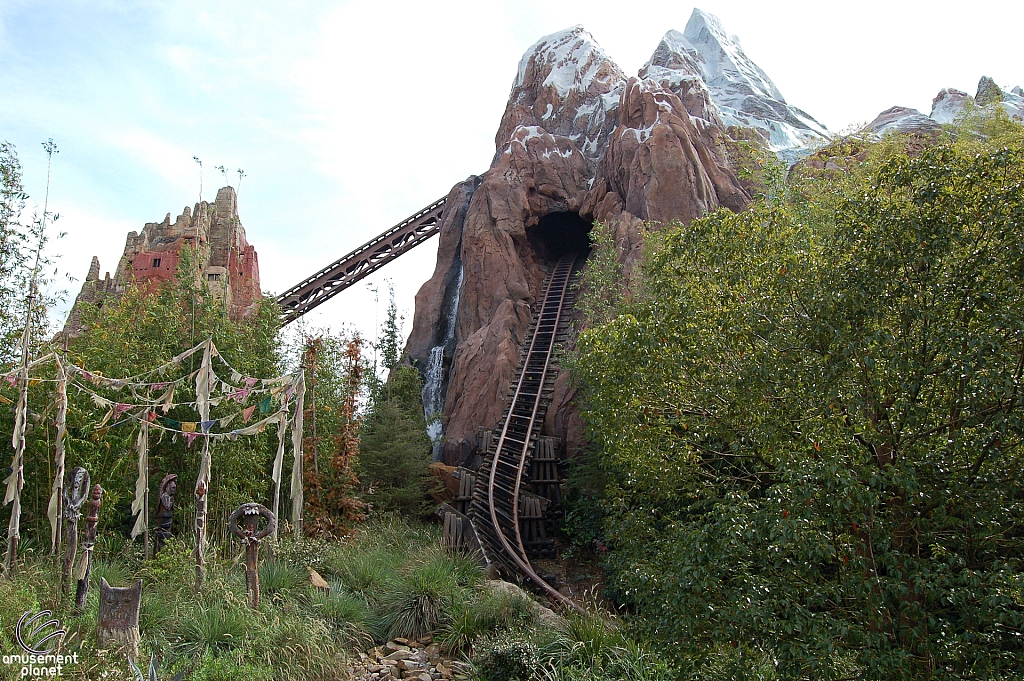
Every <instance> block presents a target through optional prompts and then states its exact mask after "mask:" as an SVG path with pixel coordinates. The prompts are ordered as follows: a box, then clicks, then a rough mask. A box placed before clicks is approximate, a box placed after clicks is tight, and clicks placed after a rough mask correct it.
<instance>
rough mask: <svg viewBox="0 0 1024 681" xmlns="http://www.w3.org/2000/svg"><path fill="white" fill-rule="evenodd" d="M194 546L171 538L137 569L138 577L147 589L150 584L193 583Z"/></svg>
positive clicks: (189, 542) (194, 568)
mask: <svg viewBox="0 0 1024 681" xmlns="http://www.w3.org/2000/svg"><path fill="white" fill-rule="evenodd" d="M193 550H195V544H194V543H193V542H191V541H186V540H184V539H179V538H178V537H171V538H170V539H168V540H167V542H166V543H164V545H163V547H162V548H161V549H160V553H158V554H156V555H155V556H153V557H152V558H150V559H149V560H147V561H146V562H144V563H143V564H142V566H141V567H140V568H139V571H138V573H137V574H138V576H139V577H141V578H142V579H143V580H144V581H145V582H146V586H147V587H148V586H149V585H150V584H155V585H162V584H172V583H173V584H187V583H189V582H190V581H191V582H193V583H194V580H195V574H196V560H195V557H194V556H193V555H192V552H193Z"/></svg>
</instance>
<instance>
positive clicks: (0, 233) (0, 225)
mask: <svg viewBox="0 0 1024 681" xmlns="http://www.w3.org/2000/svg"><path fill="white" fill-rule="evenodd" d="M44 147H45V145H44ZM27 199H28V193H26V191H25V187H24V185H23V184H22V178H21V163H20V161H19V160H18V154H17V150H16V149H15V147H14V145H13V144H11V143H9V142H2V143H0V365H3V366H5V367H8V366H10V365H12V364H13V363H15V362H16V361H17V360H18V358H19V357H20V355H19V354H18V352H17V348H16V346H17V345H18V342H19V340H20V339H21V335H22V332H23V331H24V329H25V305H26V302H27V301H28V294H29V291H30V289H31V287H32V282H33V279H34V280H35V284H36V287H35V291H34V292H35V293H36V297H35V300H34V303H33V305H34V307H33V310H32V326H33V329H34V334H33V340H32V345H31V350H32V353H33V355H34V354H36V353H38V351H39V348H40V347H41V345H42V343H43V339H44V338H45V336H46V330H47V319H46V315H47V310H48V308H49V307H51V306H52V305H53V304H54V303H55V302H56V301H57V299H58V298H59V297H60V296H61V295H62V292H52V293H48V292H47V288H48V284H49V283H50V276H49V275H50V271H49V269H48V268H49V266H50V265H52V263H51V262H50V261H49V260H48V259H47V258H46V256H45V254H44V253H42V250H43V248H44V247H45V246H46V243H47V241H48V237H47V235H46V233H45V223H44V219H43V217H41V216H39V215H33V216H32V217H31V218H30V219H26V217H25V216H24V215H23V213H24V211H25V202H26V200H27ZM58 217H59V216H57V215H51V214H49V213H48V214H47V215H46V216H45V219H46V221H49V222H53V221H55V220H56V219H57V218H58ZM37 252H38V257H37ZM33 275H35V276H34V277H33ZM40 293H42V295H40Z"/></svg>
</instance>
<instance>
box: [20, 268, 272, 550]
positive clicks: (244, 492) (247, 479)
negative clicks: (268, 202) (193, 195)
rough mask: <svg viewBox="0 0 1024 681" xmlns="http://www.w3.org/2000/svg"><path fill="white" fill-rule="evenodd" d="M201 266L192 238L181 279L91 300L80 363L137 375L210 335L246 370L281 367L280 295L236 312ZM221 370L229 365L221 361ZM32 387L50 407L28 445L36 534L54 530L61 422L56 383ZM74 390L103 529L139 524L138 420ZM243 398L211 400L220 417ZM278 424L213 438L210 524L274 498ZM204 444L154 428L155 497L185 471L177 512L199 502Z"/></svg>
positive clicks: (28, 519) (76, 354)
mask: <svg viewBox="0 0 1024 681" xmlns="http://www.w3.org/2000/svg"><path fill="white" fill-rule="evenodd" d="M198 267H199V265H198V259H197V258H196V254H195V253H194V252H193V251H192V250H191V249H187V248H186V249H184V250H183V251H182V259H181V262H180V265H179V269H178V272H177V275H176V278H175V280H174V281H173V282H168V283H164V284H162V285H145V286H136V285H131V286H129V287H128V289H127V290H126V291H125V293H124V295H123V296H122V297H121V298H120V300H118V301H117V302H116V304H110V303H107V304H104V305H103V306H102V307H91V308H90V309H85V310H83V314H82V320H83V323H84V326H85V332H84V333H83V334H81V335H80V336H78V337H76V338H73V339H70V340H69V342H68V356H69V357H70V358H71V359H72V361H74V362H75V363H76V364H78V365H79V366H83V367H86V368H88V369H89V370H91V371H96V372H100V373H102V374H103V375H105V376H109V377H119V376H129V375H133V374H136V373H139V372H141V371H145V370H149V369H152V368H154V367H156V366H159V365H161V364H163V363H164V362H167V361H168V360H169V359H170V358H172V357H174V356H175V355H178V354H179V353H181V352H182V351H183V350H186V349H188V348H190V347H193V346H194V345H196V344H198V343H199V342H201V341H202V340H203V339H205V338H208V337H212V338H213V341H214V344H215V345H216V346H217V348H218V349H219V350H220V352H221V355H222V356H223V358H224V359H225V360H226V361H227V362H228V363H229V364H230V365H231V366H233V367H235V368H236V369H237V370H239V371H240V372H243V373H244V374H245V375H247V376H258V377H268V376H276V375H278V374H279V373H280V372H281V371H282V369H283V367H282V363H281V358H280V352H279V347H278V339H277V330H278V327H279V324H280V322H279V317H278V310H277V309H276V304H275V302H274V301H273V299H271V298H267V299H264V301H263V302H262V303H261V304H260V305H259V306H258V308H257V310H256V312H255V314H254V315H253V316H252V317H251V318H250V319H246V320H242V321H239V322H234V321H232V320H231V319H229V317H228V315H227V313H226V309H225V307H224V305H223V304H222V303H221V302H220V301H218V300H217V299H216V298H215V297H214V296H213V295H212V294H211V292H210V291H209V289H208V288H207V287H206V286H205V283H204V282H202V280H201V278H200V277H199V276H198V273H199V270H198ZM200 361H201V357H200V356H194V357H193V358H191V359H189V360H185V362H184V364H183V366H182V367H180V368H179V369H177V372H178V373H177V375H175V376H170V375H169V376H167V377H164V378H161V379H160V380H164V381H166V380H172V379H174V378H177V377H179V376H181V375H184V374H188V373H190V372H192V371H193V370H195V369H198V368H199V363H200ZM218 373H220V374H221V375H223V371H219V372H218ZM10 390H11V389H7V390H6V392H9V391H10ZM33 390H34V391H35V392H33V393H32V394H31V395H30V405H39V406H38V407H37V409H39V410H42V413H41V414H37V416H36V419H35V423H34V432H33V433H32V435H31V436H30V438H29V453H28V454H27V455H26V464H25V474H26V484H25V492H26V495H27V500H26V501H25V502H24V503H25V505H26V514H25V517H24V519H23V527H29V528H34V530H35V532H33V533H32V534H34V535H35V536H49V532H48V530H46V529H45V528H46V522H47V520H46V503H47V499H48V497H49V485H50V476H52V463H51V461H50V458H51V456H52V452H51V451H49V450H51V449H52V442H53V437H54V436H55V431H54V430H53V424H52V419H53V413H52V407H47V406H46V405H51V404H52V402H53V395H52V393H51V392H50V391H52V384H47V383H42V384H39V385H36V386H34V387H33ZM193 392H194V384H193V383H192V381H185V382H184V383H183V384H182V386H181V387H180V389H179V391H178V392H176V393H175V401H188V400H189V399H194V395H193V394H192V393H193ZM108 397H109V398H110V399H113V400H115V401H124V400H125V399H126V398H125V396H121V397H120V398H119V397H118V394H110V395H108ZM68 398H69V404H68V417H67V424H68V434H67V439H66V450H67V455H66V457H67V468H68V469H70V468H71V467H73V466H83V467H85V468H86V469H87V470H88V471H89V472H90V474H91V476H92V480H93V482H98V483H100V484H101V485H102V486H103V488H104V489H105V490H106V493H105V496H104V505H103V509H104V510H103V514H102V516H101V529H104V528H110V529H114V528H116V529H117V530H118V531H120V532H123V533H127V532H128V530H130V528H131V526H132V524H133V519H132V517H131V512H130V504H131V499H132V498H133V495H134V483H135V477H136V475H137V471H136V458H135V438H136V434H137V428H136V427H135V424H134V422H123V423H120V424H119V421H118V420H117V419H111V420H110V421H109V422H108V423H107V424H104V427H102V428H101V427H99V426H100V424H101V421H102V419H103V417H104V413H105V410H101V409H97V407H96V405H95V404H94V403H93V401H92V399H91V396H90V395H88V394H85V393H79V392H76V391H74V390H71V391H69V395H68ZM128 401H131V400H130V397H129V398H128ZM239 408H240V405H237V404H233V403H230V402H227V401H225V402H222V403H221V404H220V405H219V406H215V407H213V409H212V412H211V416H212V417H213V418H219V417H221V416H226V415H228V414H230V413H232V412H234V411H238V410H239ZM160 415H161V416H165V415H164V414H163V413H161V414H160ZM166 417H168V418H171V419H175V420H179V421H195V420H196V419H197V415H196V412H195V410H194V408H193V407H174V408H173V409H171V410H170V411H169V412H167V414H166ZM122 420H123V419H122ZM118 424H119V425H118ZM110 426H115V427H110ZM273 431H274V429H273V428H270V429H269V430H268V431H267V432H265V433H263V434H260V435H258V436H254V437H244V438H239V439H238V440H237V441H235V442H227V441H221V442H217V443H213V444H212V445H211V446H212V448H213V459H214V465H213V480H212V488H211V496H210V500H211V506H210V508H209V513H210V518H211V523H212V525H211V526H216V527H218V528H219V527H220V524H221V521H223V520H224V519H226V517H227V513H229V512H230V511H231V510H232V509H234V508H235V507H236V506H238V505H239V504H240V503H242V502H246V501H254V500H268V499H267V497H268V492H269V489H270V486H269V479H270V466H271V461H272V458H273V454H274V452H275V450H276V444H277V437H276V434H275V433H274V432H273ZM198 452H199V443H198V442H196V443H195V444H193V445H192V446H191V447H188V446H187V445H186V443H185V442H182V441H180V440H177V439H176V438H174V437H172V436H171V435H169V434H164V435H163V436H161V435H160V433H159V432H158V431H155V430H154V431H152V432H151V437H150V454H149V457H150V485H151V489H150V499H151V500H155V499H156V498H157V490H156V486H157V485H158V484H159V482H160V479H161V478H162V477H163V475H165V474H166V473H177V474H178V476H179V481H180V482H179V486H178V488H179V494H178V502H179V508H180V509H181V510H180V511H176V514H177V513H179V512H180V513H181V515H180V516H178V517H179V518H185V517H187V516H188V513H189V509H190V507H191V505H192V503H193V498H192V495H191V494H190V492H191V489H192V484H193V482H194V481H195V479H196V476H197V475H198V464H199V453H198ZM286 458H287V457H286ZM285 480H287V472H286V473H285ZM285 489H287V485H285ZM154 507H155V502H154ZM176 530H177V528H176Z"/></svg>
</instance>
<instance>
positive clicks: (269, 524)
mask: <svg viewBox="0 0 1024 681" xmlns="http://www.w3.org/2000/svg"><path fill="white" fill-rule="evenodd" d="M261 518H262V519H263V520H264V521H265V525H264V526H263V528H262V529H260V526H259V521H260V519H261ZM239 520H241V521H242V523H241V525H239V522H238V521H239ZM275 529H277V517H276V516H275V515H274V512H273V511H271V510H270V509H268V508H267V507H265V506H263V505H262V504H255V503H247V504H242V505H241V506H239V507H238V508H236V509H235V510H234V511H232V512H231V515H230V516H228V530H230V532H231V534H233V535H235V536H236V537H238V538H239V539H241V540H242V541H243V542H245V590H246V591H247V592H248V594H249V605H250V607H252V609H253V610H259V607H260V577H259V572H258V571H257V569H256V563H257V561H258V560H259V552H260V540H261V539H263V538H264V537H267V536H269V535H271V534H273V533H274V530H275Z"/></svg>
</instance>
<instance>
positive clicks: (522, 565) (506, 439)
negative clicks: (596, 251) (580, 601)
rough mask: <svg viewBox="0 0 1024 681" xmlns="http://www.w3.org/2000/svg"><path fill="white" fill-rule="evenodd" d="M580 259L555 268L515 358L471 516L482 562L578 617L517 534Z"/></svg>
mask: <svg viewBox="0 0 1024 681" xmlns="http://www.w3.org/2000/svg"><path fill="white" fill-rule="evenodd" d="M579 259H580V256H578V255H576V254H573V255H567V256H564V257H562V258H561V259H560V260H559V261H558V263H557V264H556V265H555V267H554V270H553V271H552V273H551V275H550V277H549V278H548V282H547V286H546V287H545V291H544V298H543V302H542V304H541V307H540V309H539V311H538V313H537V315H536V316H535V318H534V321H533V323H532V325H531V329H530V333H529V334H528V335H527V340H526V341H525V342H524V344H523V347H524V352H521V353H520V359H519V366H518V369H517V377H516V379H515V381H514V383H513V386H512V388H513V390H512V399H511V401H510V403H509V407H508V411H507V412H506V413H505V418H504V423H503V425H502V428H501V433H500V435H499V436H498V437H497V440H496V444H495V446H494V452H493V455H492V456H491V457H490V459H489V460H488V461H485V463H484V464H483V466H482V467H481V469H480V474H481V476H480V479H481V480H482V479H486V480H487V485H486V486H484V485H480V484H477V485H476V486H475V488H474V495H473V501H472V506H471V512H470V515H471V517H472V519H473V526H474V529H475V530H476V533H477V536H478V538H479V539H480V544H481V548H482V549H483V551H484V555H485V557H486V558H487V560H488V561H489V562H490V563H491V564H492V565H496V566H498V567H499V568H501V569H503V570H504V571H505V572H506V573H509V574H515V573H517V572H518V573H521V574H523V575H525V576H527V577H529V578H530V579H531V580H533V582H535V583H536V584H537V586H539V587H540V588H541V589H543V590H544V591H545V592H547V593H548V595H550V596H551V597H552V598H554V599H555V600H557V601H559V602H561V603H563V604H565V605H567V606H569V607H572V608H574V609H576V610H578V611H580V612H581V613H582V612H584V611H583V610H582V609H581V608H580V606H579V605H577V604H576V603H574V602H573V601H572V600H570V599H569V598H567V597H566V596H564V595H563V594H561V593H560V592H559V591H557V590H556V589H555V588H554V587H552V586H551V585H550V584H548V583H547V582H545V581H544V580H543V579H541V577H540V576H538V575H537V573H536V571H535V570H534V569H533V567H532V566H531V565H530V561H529V558H527V555H526V549H525V548H524V546H523V538H522V534H521V530H520V519H521V517H522V515H523V514H522V505H521V503H520V502H521V500H522V499H526V498H528V497H526V494H525V490H524V489H523V487H524V485H525V484H528V480H524V476H525V472H526V468H527V465H528V464H529V462H530V458H531V457H532V455H533V450H534V444H535V441H536V438H537V436H538V434H539V431H540V426H541V424H542V423H543V421H544V415H545V413H546V412H547V407H548V403H549V401H550V392H551V387H552V384H553V383H554V379H555V377H556V376H557V374H558V368H557V366H555V363H554V362H553V361H552V353H553V352H554V349H555V345H556V343H557V342H558V341H560V340H561V339H562V338H564V336H565V334H566V330H567V326H568V321H569V314H568V313H569V311H571V309H572V303H573V300H572V299H573V291H572V289H571V287H570V284H571V283H572V281H573V279H574V274H575V271H576V265H577V261H578V260H579Z"/></svg>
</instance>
